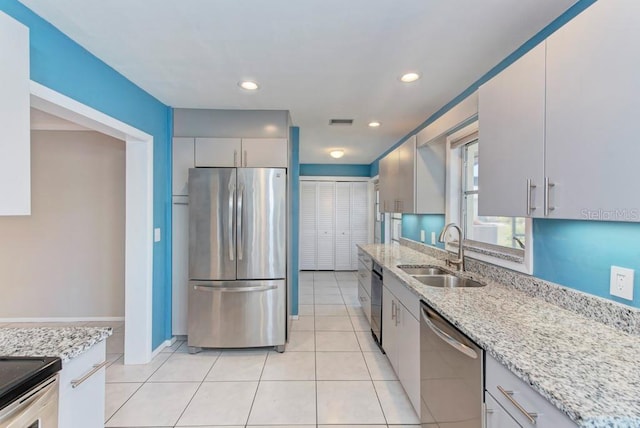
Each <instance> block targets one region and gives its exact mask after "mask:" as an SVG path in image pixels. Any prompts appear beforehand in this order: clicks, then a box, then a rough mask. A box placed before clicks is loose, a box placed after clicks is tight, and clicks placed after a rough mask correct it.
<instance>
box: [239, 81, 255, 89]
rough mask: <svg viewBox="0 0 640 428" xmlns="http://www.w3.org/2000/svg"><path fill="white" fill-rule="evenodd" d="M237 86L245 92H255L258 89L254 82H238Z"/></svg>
mask: <svg viewBox="0 0 640 428" xmlns="http://www.w3.org/2000/svg"><path fill="white" fill-rule="evenodd" d="M238 86H240V87H241V88H242V89H246V90H247V91H255V90H257V89H258V88H259V87H260V86H258V84H257V83H256V82H253V81H251V80H243V81H242V82H238Z"/></svg>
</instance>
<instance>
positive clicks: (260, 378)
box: [244, 351, 271, 427]
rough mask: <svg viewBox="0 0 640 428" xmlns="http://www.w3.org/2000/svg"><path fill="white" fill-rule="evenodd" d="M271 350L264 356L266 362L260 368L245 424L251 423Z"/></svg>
mask: <svg viewBox="0 0 640 428" xmlns="http://www.w3.org/2000/svg"><path fill="white" fill-rule="evenodd" d="M270 352H271V351H267V355H266V356H265V357H264V362H263V364H262V370H260V376H258V383H257V385H256V392H254V393H253V399H252V400H251V406H249V413H247V420H246V422H245V424H244V426H245V427H246V426H248V425H249V418H251V412H253V406H254V404H255V403H256V398H257V397H258V391H259V390H260V384H261V383H262V376H263V375H264V369H265V367H266V366H267V360H268V359H269V353H270Z"/></svg>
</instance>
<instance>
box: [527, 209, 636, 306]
mask: <svg viewBox="0 0 640 428" xmlns="http://www.w3.org/2000/svg"><path fill="white" fill-rule="evenodd" d="M533 242H534V244H533V254H534V256H533V264H534V267H533V274H534V276H537V277H538V278H542V279H546V280H548V281H552V282H555V283H558V284H562V285H566V286H567V287H572V288H575V289H578V290H581V291H584V292H586V293H590V294H595V295H596V296H600V297H605V298H607V299H612V300H615V301H618V302H621V303H624V304H627V305H631V306H635V307H640V288H639V287H640V224H638V223H614V222H598V221H578V220H572V221H569V220H548V219H534V221H533ZM611 265H615V266H621V267H625V268H629V269H634V270H635V271H636V272H635V275H634V299H633V302H632V301H630V300H625V299H619V298H617V297H613V296H611V295H610V294H609V275H610V269H611Z"/></svg>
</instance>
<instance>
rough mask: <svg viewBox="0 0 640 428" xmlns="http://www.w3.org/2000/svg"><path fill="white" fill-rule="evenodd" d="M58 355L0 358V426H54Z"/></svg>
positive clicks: (55, 426)
mask: <svg viewBox="0 0 640 428" xmlns="http://www.w3.org/2000/svg"><path fill="white" fill-rule="evenodd" d="M61 368H62V362H61V361H60V358H50V357H1V358H0V428H57V426H58V388H59V375H58V374H57V372H58V371H60V370H61Z"/></svg>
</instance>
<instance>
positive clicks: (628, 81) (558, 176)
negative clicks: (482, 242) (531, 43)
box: [479, 0, 640, 222]
mask: <svg viewBox="0 0 640 428" xmlns="http://www.w3.org/2000/svg"><path fill="white" fill-rule="evenodd" d="M639 15H640V2H637V1H634V0H600V1H597V2H595V3H594V4H593V5H591V6H590V7H589V8H587V9H586V10H585V11H583V12H582V13H581V14H579V15H578V16H577V17H575V18H574V19H573V20H571V21H570V22H568V23H567V24H566V25H564V26H563V27H562V28H560V29H559V30H558V31H556V32H555V33H554V34H553V35H551V36H550V37H549V38H548V39H547V40H546V41H545V42H543V43H542V44H541V45H540V46H538V47H536V48H534V49H533V50H532V51H531V52H529V53H528V54H526V55H525V56H523V57H522V58H521V59H520V60H518V61H517V62H515V63H514V64H512V65H511V66H510V67H508V68H507V69H505V70H504V71H503V72H502V73H500V74H499V75H498V76H496V77H495V78H494V79H492V80H491V81H489V82H487V83H486V84H485V85H483V86H482V87H481V88H480V107H479V126H480V147H479V150H480V168H481V171H480V174H479V180H480V183H479V190H480V193H481V197H480V206H479V214H480V215H505V216H530V217H546V218H562V219H578V220H609V221H636V222H637V221H640V193H638V192H633V191H630V190H628V189H629V188H630V187H629V186H633V185H635V183H637V182H638V181H640V170H639V169H638V168H637V165H636V164H637V159H638V158H640V144H638V143H637V141H636V138H637V131H636V130H635V129H633V127H632V126H631V125H632V124H633V123H634V121H635V120H637V118H638V117H640V97H638V89H639V88H640V85H639V84H638V77H637V69H638V67H639V66H640V50H638V49H630V48H629V46H630V43H631V44H633V42H634V41H637V40H640V26H639V25H637V19H635V18H636V17H637V16H639Z"/></svg>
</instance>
